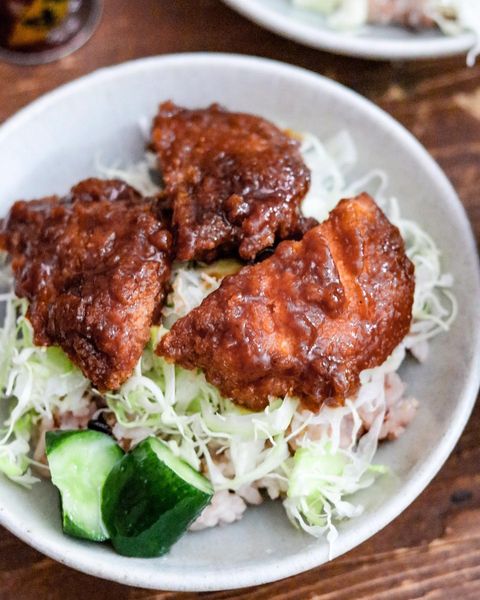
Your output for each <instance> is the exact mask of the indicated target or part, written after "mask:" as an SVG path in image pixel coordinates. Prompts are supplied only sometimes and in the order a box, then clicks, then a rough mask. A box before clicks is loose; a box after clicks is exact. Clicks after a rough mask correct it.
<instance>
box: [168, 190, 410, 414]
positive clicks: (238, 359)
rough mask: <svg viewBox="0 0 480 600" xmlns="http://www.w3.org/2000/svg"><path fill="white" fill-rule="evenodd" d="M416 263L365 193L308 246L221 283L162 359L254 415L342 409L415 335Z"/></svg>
mask: <svg viewBox="0 0 480 600" xmlns="http://www.w3.org/2000/svg"><path fill="white" fill-rule="evenodd" d="M413 270H414V267H413V264H412V263H411V261H410V260H409V258H408V257H407V256H406V254H405V247H404V243H403V240H402V238H401V236H400V232H399V231H398V229H397V228H396V227H395V226H394V225H392V224H391V223H390V222H389V221H388V219H387V218H386V217H385V216H384V214H383V213H382V211H381V210H380V209H379V208H378V207H377V205H376V204H375V202H374V201H373V200H372V198H370V197H369V196H368V195H367V194H363V195H361V196H358V197H356V198H353V199H351V200H342V201H341V202H340V203H339V204H338V205H337V206H336V207H335V208H334V210H332V212H331V213H330V215H329V217H328V219H327V220H326V221H324V222H323V223H322V224H321V225H318V226H317V227H314V228H313V229H311V230H310V231H308V232H307V233H306V234H305V235H304V237H303V239H302V240H301V241H298V242H295V241H292V242H282V243H281V244H280V245H279V246H277V248H276V249H275V252H274V253H273V254H272V255H271V256H270V257H269V258H267V259H265V260H264V261H263V262H261V263H258V264H255V265H252V266H247V267H243V269H241V270H240V271H239V272H238V273H237V274H236V275H231V276H230V277H227V278H226V279H224V280H223V282H222V284H221V285H220V287H219V288H218V289H217V290H216V291H214V292H212V293H211V294H210V295H209V296H208V297H207V298H206V299H205V300H204V301H203V302H202V304H201V305H200V306H199V307H197V308H195V309H193V310H192V311H191V312H189V313H188V314H187V315H186V316H185V317H183V318H182V319H179V320H178V321H177V322H176V323H175V324H174V325H173V327H172V329H171V330H170V332H169V333H167V334H166V335H165V336H164V337H163V338H162V340H161V341H160V344H159V346H158V348H157V353H158V354H159V355H160V356H163V357H164V358H166V359H167V360H171V361H173V362H175V363H177V364H179V365H181V366H182V367H185V368H187V369H195V368H200V369H202V371H203V372H204V373H205V377H206V379H207V381H209V382H210V383H212V384H213V385H215V386H216V387H217V388H218V389H219V390H220V392H221V393H222V394H223V395H224V396H225V397H227V398H232V400H233V401H234V402H238V403H240V404H242V405H245V406H246V407H247V408H250V409H251V410H261V409H264V408H265V407H266V406H268V403H269V398H270V397H271V396H275V397H278V398H283V397H284V396H286V395H288V396H292V397H295V398H298V399H299V400H300V401H301V402H302V403H303V404H304V406H306V407H308V408H310V409H311V410H312V411H314V412H317V411H318V410H319V408H320V407H321V406H322V404H323V403H324V402H326V403H327V404H329V405H330V406H335V405H343V404H344V402H345V399H346V398H348V397H350V396H352V395H353V394H355V392H356V391H357V389H358V386H359V383H360V373H361V372H362V371H364V370H365V369H371V368H372V367H378V366H379V365H381V364H382V363H383V362H384V361H385V360H386V359H387V358H388V357H389V356H390V354H391V353H392V352H393V350H394V349H395V348H396V347H397V346H398V344H399V343H400V342H401V341H402V339H403V338H404V337H405V335H406V334H407V333H408V330H409V329H410V323H411V320H412V305H413V293H414V287H415V283H414V275H413Z"/></svg>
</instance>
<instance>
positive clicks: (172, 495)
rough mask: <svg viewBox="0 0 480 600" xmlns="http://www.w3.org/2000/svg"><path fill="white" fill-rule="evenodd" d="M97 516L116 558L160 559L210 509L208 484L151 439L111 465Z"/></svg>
mask: <svg viewBox="0 0 480 600" xmlns="http://www.w3.org/2000/svg"><path fill="white" fill-rule="evenodd" d="M102 496H103V500H102V516H103V521H104V523H105V526H106V528H107V530H108V533H109V534H110V537H111V540H112V544H113V546H114V548H115V550H116V551H117V552H118V553H119V554H123V555H124V556H137V557H143V558H148V557H152V556H161V555H162V554H165V552H167V551H168V550H169V549H170V548H171V546H172V545H173V544H174V543H175V542H176V541H177V540H178V539H179V538H180V537H181V536H182V535H183V534H184V533H185V531H186V530H187V529H188V526H189V525H190V524H191V523H192V522H193V521H194V520H195V519H196V518H197V516H198V515H199V514H200V513H201V512H202V510H203V509H204V508H205V506H206V505H207V504H209V502H210V500H211V498H212V496H213V489H212V486H211V485H210V483H209V481H208V480H207V479H205V477H203V476H202V475H200V473H197V472H196V471H195V470H194V469H192V468H191V467H190V466H189V465H188V464H187V463H186V462H184V461H183V460H181V459H179V458H177V457H176V456H175V455H174V454H173V453H172V452H171V450H170V449H169V448H168V446H166V445H165V444H164V443H162V442H160V441H159V440H158V439H157V438H155V437H149V438H147V439H146V440H144V441H143V442H141V443H140V444H139V445H138V446H137V447H136V448H135V449H134V450H133V451H132V452H130V453H129V454H126V455H125V456H124V457H123V458H122V460H121V461H120V462H119V463H118V464H117V465H115V467H114V468H113V469H112V471H111V473H110V475H109V476H108V478H107V481H106V482H105V485H104V487H103V494H102Z"/></svg>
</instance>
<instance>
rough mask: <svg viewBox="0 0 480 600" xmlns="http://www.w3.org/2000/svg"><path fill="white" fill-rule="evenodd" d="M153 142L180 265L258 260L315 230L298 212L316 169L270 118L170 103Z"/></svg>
mask: <svg viewBox="0 0 480 600" xmlns="http://www.w3.org/2000/svg"><path fill="white" fill-rule="evenodd" d="M151 145H152V148H153V150H154V151H155V152H156V153H157V156H158V164H159V168H160V171H161V172H162V176H163V180H164V184H165V190H164V197H165V199H167V200H168V201H169V202H170V203H171V206H172V208H173V226H174V231H175V234H176V256H177V258H178V259H179V260H203V261H207V262H210V261H212V260H214V259H215V258H217V257H218V256H229V255H239V256H240V257H241V258H242V259H244V260H253V259H255V257H256V256H257V254H258V253H259V252H260V251H262V250H263V249H265V248H268V247H270V246H273V245H274V244H275V243H276V242H277V241H278V240H281V239H286V238H296V237H301V235H302V234H303V233H304V232H305V231H306V230H307V229H309V228H311V227H313V226H314V225H316V221H314V220H313V219H305V218H304V217H302V215H301V213H300V202H301V200H302V199H303V197H304V196H305V194H306V193H307V191H308V188H309V184H310V172H309V170H308V168H307V167H306V165H305V164H304V162H303V159H302V157H301V154H300V150H299V144H298V142H297V141H296V140H294V139H293V138H291V137H289V136H288V135H286V134H285V133H284V132H282V131H280V129H278V128H277V127H275V125H273V124H272V123H269V122H268V121H266V120H265V119H262V118H260V117H257V116H254V115H248V114H242V113H234V112H229V111H227V110H224V109H223V108H221V107H220V106H218V105H216V104H214V105H212V106H210V107H209V108H206V109H198V110H189V109H186V108H181V107H179V106H176V105H175V104H173V103H172V102H165V103H163V104H162V105H161V106H160V108H159V111H158V114H157V116H156V117H155V119H154V122H153V128H152V138H151Z"/></svg>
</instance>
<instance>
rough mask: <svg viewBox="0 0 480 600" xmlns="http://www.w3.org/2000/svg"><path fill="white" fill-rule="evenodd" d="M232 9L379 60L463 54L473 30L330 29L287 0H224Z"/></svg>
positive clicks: (287, 33)
mask: <svg viewBox="0 0 480 600" xmlns="http://www.w3.org/2000/svg"><path fill="white" fill-rule="evenodd" d="M224 2H225V3H226V4H228V5H229V6H231V7H232V8H234V9H235V10H236V11H238V12H239V13H241V14H242V15H244V16H245V17H247V18H249V19H251V20H252V21H254V22H255V23H258V24H259V25H262V26H263V27H265V28H266V29H270V31H274V32H275V33H278V34H279V35H281V36H283V37H286V38H289V39H291V40H295V41H296V42H300V43H302V44H305V45H306V46H311V47H312V48H319V49H320V50H328V51H329V52H334V53H335V54H346V55H347V56H358V57H360V58H373V59H380V60H410V59H419V58H440V57H445V56H454V55H456V54H466V53H467V52H468V50H469V49H470V48H471V47H472V46H473V44H474V43H475V36H474V35H473V33H468V32H466V33H462V34H461V35H457V36H446V35H443V34H442V33H441V32H440V31H437V30H432V31H421V32H414V31H409V30H408V29H406V28H402V27H389V26H379V25H374V26H366V27H364V28H363V29H362V31H361V33H355V32H353V33H352V32H339V31H333V30H331V29H329V28H328V27H326V25H325V21H324V19H323V17H322V15H320V14H318V13H315V12H314V11H311V10H305V9H302V8H298V7H294V6H292V3H291V0H224Z"/></svg>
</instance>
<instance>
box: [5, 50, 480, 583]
mask: <svg viewBox="0 0 480 600" xmlns="http://www.w3.org/2000/svg"><path fill="white" fill-rule="evenodd" d="M169 98H171V99H173V100H174V101H175V102H177V103H179V104H183V105H188V106H191V107H201V106H205V105H207V104H209V103H211V102H220V103H221V104H223V105H225V106H226V107H228V108H230V109H233V110H240V111H248V112H252V113H256V114H260V115H263V116H265V117H268V118H269V119H271V120H273V121H277V122H279V123H282V124H285V125H288V126H289V127H291V128H293V129H296V130H300V131H301V130H309V131H312V132H313V133H315V134H317V135H319V136H321V137H323V136H329V135H331V134H333V133H335V132H337V131H338V130H339V129H345V128H346V129H348V130H349V131H350V133H351V135H352V136H353V138H354V140H355V141H356V143H357V145H358V148H360V150H361V152H360V157H359V162H358V165H357V167H356V173H352V177H354V176H355V175H356V174H357V175H358V174H360V173H364V172H365V171H366V170H368V169H370V168H372V167H379V168H382V169H384V170H385V171H387V172H388V173H389V175H390V191H391V192H392V194H394V195H395V196H396V197H397V198H399V200H400V206H401V210H402V211H403V214H404V215H405V216H407V217H410V218H412V219H415V220H417V221H418V222H419V223H420V224H421V225H423V226H424V227H425V228H426V229H427V230H428V231H429V232H430V234H431V235H432V236H433V237H434V238H435V239H436V240H437V241H438V243H439V244H440V247H441V250H442V253H443V260H444V266H445V269H446V270H448V271H450V272H451V273H453V275H454V276H455V280H456V285H455V293H456V295H457V298H458V302H459V306H460V313H459V316H458V319H457V321H456V323H455V325H454V326H453V328H452V330H451V331H450V332H449V333H448V334H445V335H443V336H440V337H439V338H437V339H436V340H435V341H434V342H433V343H432V347H431V357H430V360H429V361H428V362H427V363H426V364H424V365H419V364H416V363H414V362H413V361H412V363H408V364H406V366H405V367H404V369H403V376H404V377H405V379H406V381H407V382H408V385H409V391H410V393H411V394H412V395H414V396H415V397H416V398H418V399H419V401H420V409H419V412H418V415H417V417H416V419H415V421H414V422H413V423H412V425H411V426H410V427H409V428H408V430H407V432H406V433H405V435H404V436H403V437H402V438H401V439H399V440H398V441H396V442H395V443H388V444H384V445H383V446H382V447H381V448H380V450H379V453H378V461H377V462H381V463H384V464H386V465H388V466H390V467H391V469H392V470H393V472H394V473H395V477H390V478H383V479H380V480H379V481H378V483H377V484H376V485H374V486H373V487H372V488H371V489H369V490H367V491H366V492H364V493H363V496H362V501H363V502H364V504H365V506H366V510H365V512H364V514H363V515H362V516H360V517H358V518H355V519H352V520H350V521H348V522H345V523H343V524H342V525H341V526H340V528H339V531H340V535H339V539H338V540H337V542H336V543H335V545H334V547H333V556H338V555H340V554H342V553H344V552H347V551H348V550H350V549H351V548H353V547H355V546H357V545H358V544H360V543H361V542H363V541H364V540H366V539H367V538H369V537H370V536H372V535H374V534H375V533H376V532H377V531H379V530H380V529H381V528H382V527H385V525H387V524H388V523H390V522H391V521H392V520H393V519H394V518H395V517H396V516H397V515H398V514H400V513H401V512H402V511H403V510H404V509H405V507H407V506H408V505H409V504H410V503H411V502H412V501H413V500H414V499H415V498H416V497H417V496H418V495H419V494H420V492H421V491H422V490H423V489H424V488H425V486H426V485H427V484H428V482H429V481H430V480H431V479H432V477H433V476H434V475H435V473H436V472H437V471H438V470H439V469H440V467H441V466H442V464H443V463H444V461H445V460H446V458H447V457H448V455H449V453H450V452H451V450H452V448H453V447H454V445H455V443H456V441H457V440H458V438H459V436H460V434H461V432H462V429H463V427H464V426H465V423H466V421H467V419H468V416H469V414H470V411H471V409H472V406H473V403H474V401H475V397H476V393H477V389H478V383H479V370H478V361H479V356H480V348H479V340H480V338H479V329H480V328H479V312H478V308H477V306H478V298H479V297H480V287H479V278H478V264H477V254H476V249H475V244H474V240H473V236H472V233H471V229H470V226H469V223H468V221H467V218H466V216H465V212H464V210H463V207H462V205H461V203H460V202H459V200H458V198H457V196H456V194H455V192H454V190H453V189H452V186H451V185H450V183H449V182H448V180H447V178H446V177H445V175H444V174H443V173H442V171H441V170H440V168H439V167H438V166H437V164H436V163H435V162H434V161H433V160H432V158H431V157H430V156H429V155H428V154H427V152H426V151H425V150H424V148H422V146H421V145H420V144H419V143H418V142H417V141H416V140H415V139H414V138H413V137H412V136H411V135H410V134H409V133H408V132H407V131H406V130H405V129H404V128H403V127H402V126H400V125H399V124H398V123H396V122H395V121H394V120H393V119H392V118H391V117H389V116H388V115H387V114H385V113H384V112H382V111H381V110H379V109H378V108H377V107H375V106H374V105H373V104H371V103H370V102H368V101H367V100H365V99H363V98H362V97H360V96H358V95H357V94H355V93H353V92H352V91H350V90H348V89H346V88H344V87H342V86H340V85H338V84H337V83H333V82H332V81H329V80H328V79H324V78H323V77H320V76H318V75H314V74H313V73H310V72H308V71H304V70H301V69H298V68H295V67H291V66H287V65H284V64H281V63H277V62H272V61H268V60H263V59H257V58H247V57H240V56H234V55H215V54H212V55H208V54H180V55H174V56H164V57H158V58H157V57H154V58H148V59H144V60H140V61H135V62H131V63H126V64H123V65H120V66H116V67H112V68H108V69H104V70H100V71H97V72H96V73H93V74H91V75H89V76H87V77H85V78H82V79H80V80H78V81H74V82H73V83H70V84H68V85H66V86H64V87H62V88H60V89H57V90H56V91H54V92H52V93H50V94H48V95H47V96H45V97H43V98H41V99H39V100H37V101H36V102H34V103H33V104H32V105H30V106H28V107H27V108H25V109H23V110H22V111H20V112H19V113H18V114H17V115H16V116H14V117H13V118H12V119H10V120H9V121H8V122H7V123H5V124H4V125H3V127H1V128H0V165H1V173H2V176H1V187H2V193H1V196H0V215H2V214H4V213H5V212H6V211H7V209H8V207H9V205H10V204H11V203H12V202H13V201H14V200H15V199H18V198H33V197H39V196H42V195H46V194H52V193H55V192H58V193H62V192H65V191H66V190H68V189H69V187H70V186H71V185H72V184H73V183H74V182H76V181H78V180H80V179H82V178H84V177H88V176H90V175H92V174H94V173H95V160H96V159H97V158H98V156H99V155H101V157H102V160H103V161H104V162H106V163H107V164H108V162H109V161H110V162H112V161H115V160H120V161H123V162H129V161H132V160H136V159H139V158H140V157H141V155H142V153H143V151H144V138H143V136H142V133H141V130H140V127H139V125H138V123H139V121H140V119H142V118H143V119H145V118H147V119H148V118H150V117H152V116H153V114H154V113H155V110H156V108H157V105H158V103H159V102H160V101H162V100H166V99H169ZM0 351H1V350H0ZM0 523H1V524H2V525H3V526H5V527H7V528H8V529H9V530H10V531H12V532H13V533H14V534H15V535H17V536H18V537H19V538H21V539H22V540H24V541H25V542H27V543H28V544H31V545H32V546H34V547H35V548H37V549H38V550H39V551H40V552H43V553H45V554H47V555H49V556H51V557H53V558H55V559H56V560H58V561H60V562H62V563H65V564H67V565H69V566H71V567H74V568H76V569H78V570H80V571H83V572H85V573H90V574H92V575H95V576H98V577H104V578H107V579H111V580H115V581H118V582H121V583H125V584H129V585H135V586H140V587H144V588H158V589H168V590H217V589H226V588H238V587H242V586H251V585H256V584H261V583H264V582H268V581H273V580H277V579H281V578H283V577H287V576H289V575H293V574H296V573H300V572H302V571H306V570H307V569H311V568H312V567H315V566H317V565H320V564H322V563H324V562H326V561H327V560H328V558H329V548H328V545H327V544H326V543H325V542H324V541H321V540H316V539H313V538H311V537H309V536H308V535H307V534H303V533H301V532H300V531H297V530H296V529H294V528H293V527H292V525H291V524H290V523H289V521H288V520H287V519H286V517H285V513H284V511H283V508H282V505H281V504H280V503H274V502H267V503H264V504H263V505H262V506H260V507H258V508H251V509H249V510H248V511H247V514H246V515H245V517H244V518H243V520H241V521H239V522H237V523H235V524H234V525H231V526H228V527H221V528H216V529H212V530H207V531H203V532H199V533H189V534H187V535H186V536H185V537H184V538H183V539H182V540H180V542H179V543H178V544H176V545H175V546H174V548H173V549H172V551H171V552H170V554H168V555H167V556H165V557H163V558H159V559H148V560H147V559H132V558H124V557H122V556H118V555H116V554H115V553H114V552H113V550H112V549H111V548H110V546H108V545H101V544H93V543H88V542H81V541H78V540H75V539H72V538H69V537H66V536H64V535H63V534H62V531H61V524H60V516H59V508H58V499H57V491H56V490H55V489H54V488H53V487H52V486H51V485H50V484H49V483H48V482H43V483H41V484H37V485H36V486H35V487H34V488H33V489H32V490H31V491H28V490H25V489H22V488H21V487H18V486H17V485H15V484H14V483H12V482H11V481H8V480H7V479H4V478H1V477H0Z"/></svg>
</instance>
